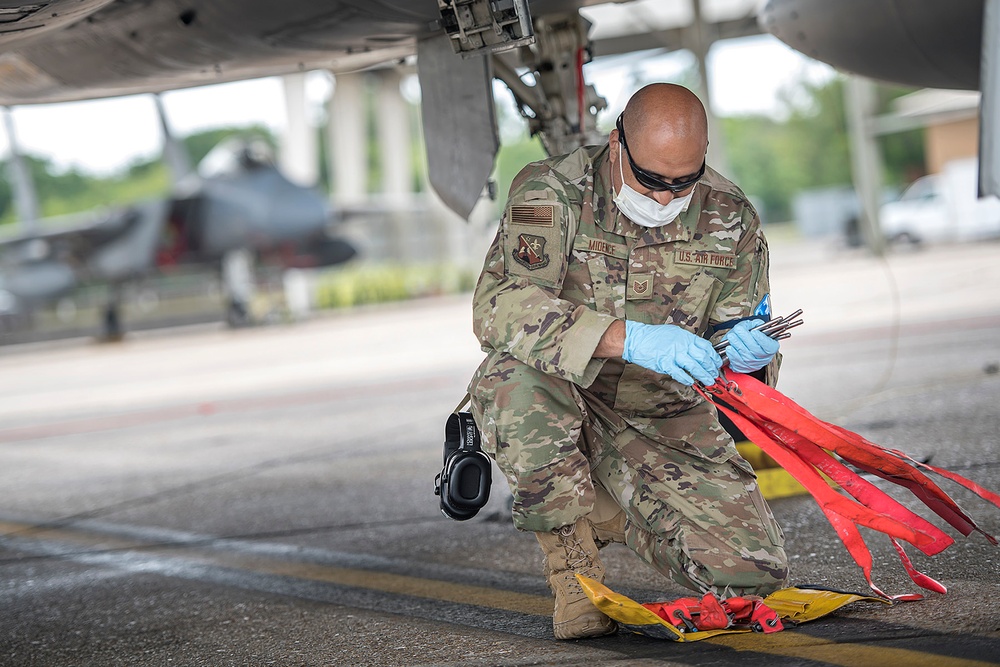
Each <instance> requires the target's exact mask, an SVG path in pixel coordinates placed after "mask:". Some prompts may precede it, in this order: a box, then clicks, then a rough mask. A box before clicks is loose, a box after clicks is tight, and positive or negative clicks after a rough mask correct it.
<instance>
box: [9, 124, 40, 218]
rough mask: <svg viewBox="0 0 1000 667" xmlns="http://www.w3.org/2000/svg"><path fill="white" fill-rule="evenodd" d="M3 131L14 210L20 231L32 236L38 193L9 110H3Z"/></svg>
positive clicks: (36, 216)
mask: <svg viewBox="0 0 1000 667" xmlns="http://www.w3.org/2000/svg"><path fill="white" fill-rule="evenodd" d="M3 122H4V129H5V130H6V131H7V145H8V146H10V163H9V164H8V165H7V175H8V178H10V180H11V183H12V185H13V188H12V189H13V191H14V209H15V210H16V211H17V217H18V218H20V224H21V231H22V232H24V233H25V234H34V233H36V232H37V231H38V218H39V213H38V211H39V206H38V193H37V191H36V190H35V181H34V179H32V177H31V171H30V170H29V169H28V164H27V163H26V162H25V161H24V156H23V155H21V149H20V147H19V145H18V142H17V131H16V130H15V129H14V116H13V114H12V113H11V110H10V108H8V107H4V108H3Z"/></svg>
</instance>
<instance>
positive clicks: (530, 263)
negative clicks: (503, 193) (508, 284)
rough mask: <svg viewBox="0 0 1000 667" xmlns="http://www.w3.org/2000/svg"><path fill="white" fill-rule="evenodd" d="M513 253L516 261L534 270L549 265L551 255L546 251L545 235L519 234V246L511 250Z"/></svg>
mask: <svg viewBox="0 0 1000 667" xmlns="http://www.w3.org/2000/svg"><path fill="white" fill-rule="evenodd" d="M515 208H516V207H515ZM526 208H532V207H526ZM511 254H512V255H513V256H514V261H516V262H517V263H518V264H520V265H521V266H524V267H526V268H528V269H530V270H532V271H534V270H536V269H541V268H544V267H546V266H548V265H549V256H548V253H546V252H545V237H543V236H535V235H534V234H518V236H517V247H516V248H514V249H513V250H512V251H511Z"/></svg>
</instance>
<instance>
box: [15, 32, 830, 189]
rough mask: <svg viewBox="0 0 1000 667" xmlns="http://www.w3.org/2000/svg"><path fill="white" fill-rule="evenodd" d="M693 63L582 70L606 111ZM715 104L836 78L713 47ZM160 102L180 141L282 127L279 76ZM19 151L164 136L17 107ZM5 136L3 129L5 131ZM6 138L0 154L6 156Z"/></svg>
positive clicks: (133, 99) (154, 150) (69, 112)
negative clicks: (629, 85) (650, 81)
mask: <svg viewBox="0 0 1000 667" xmlns="http://www.w3.org/2000/svg"><path fill="white" fill-rule="evenodd" d="M686 63H690V56H684V55H680V56H672V57H663V56H661V57H658V58H655V59H646V60H642V61H639V60H637V58H636V57H622V56H618V57H614V58H613V59H608V60H606V61H604V62H595V63H592V64H589V65H587V66H586V68H585V75H586V76H587V78H588V82H590V83H593V84H594V85H595V86H596V87H597V89H598V92H599V93H600V94H602V95H604V96H605V97H606V98H607V99H608V100H609V102H610V103H611V105H612V106H614V105H615V104H616V101H617V100H618V99H619V97H620V96H622V95H623V94H624V92H623V86H624V81H626V80H627V78H626V75H627V73H628V72H630V71H633V70H635V69H636V68H641V69H642V70H643V72H645V73H647V74H649V75H650V76H651V77H652V78H663V79H670V78H671V77H675V76H676V75H677V73H678V71H679V69H680V68H682V67H683V66H684V65H685V64H686ZM708 65H709V79H710V81H711V84H712V85H711V95H712V106H713V109H714V111H715V113H716V114H718V115H723V116H725V115H733V114H741V113H770V112H773V111H774V110H775V107H776V97H775V96H776V93H777V91H778V90H780V89H781V88H782V87H783V86H786V85H788V84H790V83H792V82H794V81H796V80H801V79H803V78H809V79H811V80H820V79H823V78H828V77H830V76H832V74H833V71H832V70H831V69H830V68H829V67H827V66H826V65H823V64H820V63H817V62H816V61H813V60H809V59H808V58H806V57H805V56H803V55H801V54H799V53H797V52H795V51H793V50H792V49H790V48H788V47H787V46H785V45H784V44H782V43H781V42H779V41H778V40H776V39H775V38H773V37H771V36H759V37H748V38H743V39H738V40H729V41H726V42H719V43H717V44H716V45H715V46H713V48H712V51H711V52H710V54H709V63H708ZM330 88H331V84H330V82H329V80H328V77H327V76H326V75H322V74H319V73H317V74H316V75H315V76H314V77H313V78H312V79H311V81H310V85H309V97H310V99H311V101H312V102H313V103H315V104H316V105H319V104H321V102H322V100H323V98H324V97H325V96H326V95H327V94H328V93H329V91H330ZM163 99H164V106H165V107H166V110H167V115H168V118H169V122H170V124H171V126H172V127H173V128H174V131H175V132H176V133H178V134H180V135H185V134H189V133H191V132H195V131H199V130H203V129H208V128H213V127H220V126H227V125H249V124H253V123H261V124H264V125H267V126H269V127H271V128H273V129H274V130H275V131H277V132H280V131H281V129H282V127H283V126H284V123H285V109H284V98H283V93H282V86H281V81H280V79H277V78H273V77H272V78H267V79H257V80H253V81H244V82H239V83H231V84H221V85H216V86H206V87H203V88H197V89H189V90H179V91H174V92H170V93H166V94H165V95H164V97H163ZM13 115H14V123H15V125H16V128H17V134H18V143H19V144H20V146H21V149H22V151H24V152H26V153H31V154H40V155H45V156H49V157H51V158H52V159H53V160H54V161H55V162H56V164H57V165H59V166H60V167H68V166H78V167H81V168H83V169H86V170H88V171H92V172H96V173H108V172H112V171H115V170H117V169H119V168H121V167H122V166H124V165H126V164H128V163H129V162H131V161H132V160H135V159H136V158H137V157H149V156H152V155H156V154H158V153H159V151H160V147H161V143H162V138H161V134H160V129H159V124H158V121H157V119H156V113H155V109H154V105H153V101H152V98H151V97H150V96H148V95H135V96H129V97H121V98H115V99H110V100H92V101H88V102H73V103H64V104H51V105H38V106H26V107H16V108H15V109H14V111H13ZM3 134H4V133H0V135H3ZM7 151H8V144H7V139H6V136H0V153H2V154H4V155H6V154H7Z"/></svg>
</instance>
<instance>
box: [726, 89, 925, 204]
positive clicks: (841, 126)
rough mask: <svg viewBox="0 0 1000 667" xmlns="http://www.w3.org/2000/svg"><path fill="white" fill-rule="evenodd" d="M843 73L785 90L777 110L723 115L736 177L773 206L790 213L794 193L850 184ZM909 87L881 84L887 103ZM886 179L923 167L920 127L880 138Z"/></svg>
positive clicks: (897, 180) (894, 180)
mask: <svg viewBox="0 0 1000 667" xmlns="http://www.w3.org/2000/svg"><path fill="white" fill-rule="evenodd" d="M843 88H844V86H843V79H842V78H841V77H835V78H833V79H830V80H829V81H826V82H823V83H819V84H817V83H811V82H801V83H798V84H796V85H794V86H792V87H789V88H787V89H786V90H784V91H783V92H782V95H781V98H780V102H781V109H780V110H779V112H778V113H777V114H776V117H772V116H764V115H747V116H736V117H731V118H724V119H722V124H723V131H724V133H725V137H726V149H727V151H728V157H729V163H730V166H731V168H732V171H733V173H732V174H730V175H729V176H731V178H732V179H733V180H734V181H735V182H736V183H738V184H739V185H740V187H742V188H743V190H744V191H745V192H747V194H749V195H750V196H751V197H752V198H753V199H754V201H755V202H757V203H758V204H760V205H761V207H762V208H763V209H764V210H765V211H767V212H768V213H769V217H770V219H771V220H787V219H788V218H789V217H790V216H791V202H792V199H793V197H794V196H795V194H796V193H798V192H800V191H802V190H805V189H810V188H822V187H831V186H838V185H850V183H851V158H850V147H849V140H848V134H847V120H846V114H845V107H844V91H843ZM907 92H910V89H906V88H899V87H892V88H889V87H883V88H881V89H880V102H881V110H880V112H882V113H884V112H886V111H888V110H889V108H890V106H891V101H892V100H893V99H895V98H896V97H899V96H900V95H902V94H905V93H907ZM879 143H880V148H881V150H882V159H883V165H884V174H883V180H884V182H885V183H886V184H887V185H896V186H898V185H900V184H902V183H905V182H906V181H908V180H912V174H914V173H915V172H920V171H922V168H923V166H922V165H923V160H924V150H923V140H922V131H920V130H915V131H912V132H905V133H900V134H895V135H890V136H887V137H884V138H882V139H880V141H879Z"/></svg>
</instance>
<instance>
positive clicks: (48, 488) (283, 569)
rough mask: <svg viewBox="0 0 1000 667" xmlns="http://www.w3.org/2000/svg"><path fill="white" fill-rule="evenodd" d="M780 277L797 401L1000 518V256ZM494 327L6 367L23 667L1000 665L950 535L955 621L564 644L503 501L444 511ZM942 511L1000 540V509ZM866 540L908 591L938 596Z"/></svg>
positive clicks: (81, 357)
mask: <svg viewBox="0 0 1000 667" xmlns="http://www.w3.org/2000/svg"><path fill="white" fill-rule="evenodd" d="M771 252H772V261H773V264H772V269H771V279H772V289H773V295H772V296H773V303H774V309H775V312H776V313H777V314H783V313H787V312H790V311H792V310H794V309H795V308H803V309H804V310H805V314H804V318H805V320H806V324H805V325H804V326H803V327H800V328H798V329H796V330H794V335H793V337H792V338H791V339H789V340H787V341H784V342H783V344H782V352H783V356H784V361H783V366H782V375H781V381H780V383H779V389H781V390H782V391H783V392H784V393H786V394H787V395H789V396H790V397H792V398H793V399H795V400H796V401H797V402H799V403H800V404H801V405H803V406H804V407H806V408H807V409H809V410H810V411H812V412H814V413H815V414H817V415H818V416H819V417H821V418H823V419H827V420H829V421H833V422H835V423H837V424H839V425H841V426H844V427H846V428H849V429H851V430H854V431H857V432H859V433H861V434H862V435H864V436H865V437H867V438H869V439H871V440H873V441H874V442H877V443H879V444H882V445H885V446H891V447H893V448H897V449H901V450H904V451H906V452H907V453H910V454H912V455H913V456H915V457H916V458H923V459H926V458H929V459H930V460H931V463H933V464H935V465H938V466H943V467H946V468H950V469H952V470H954V471H956V472H959V473H960V474H963V475H965V476H967V477H970V478H972V479H973V480H974V481H976V482H978V483H980V484H982V485H983V486H985V487H987V488H990V489H992V490H994V491H997V490H1000V435H998V433H1000V409H998V405H1000V372H998V371H1000V289H998V288H997V285H998V284H1000V245H997V244H978V245H963V246H946V247H937V248H930V249H927V250H924V251H920V252H907V253H899V254H896V255H892V256H890V257H889V259H888V260H886V261H879V260H874V259H872V258H869V257H867V256H865V255H864V254H862V253H857V252H853V251H851V252H848V251H843V250H837V249H834V248H830V247H826V246H823V245H815V244H805V243H799V242H793V241H784V240H782V239H780V238H777V239H772V240H771ZM469 301H470V298H469V295H461V296H457V297H448V298H441V299H433V300H427V301H421V302H414V303H408V304H398V305H390V306H382V307H373V308H366V309H358V310H355V311H351V312H344V313H337V314H332V315H324V316H322V317H318V318H317V319H315V320H312V321H309V322H303V323H299V324H296V325H293V326H275V327H267V328H258V329H247V330H240V331H226V330H222V329H220V328H218V327H216V326H198V327H191V328H183V329H174V330H163V331H158V332H146V333H142V334H136V335H133V336H131V337H129V338H128V339H127V340H126V341H124V342H123V343H120V344H114V345H98V344H94V343H91V342H89V341H81V340H76V341H64V342H60V343H46V344H41V345H29V346H16V347H8V348H3V349H0V377H2V378H3V379H4V382H2V383H0V610H2V611H0V665H46V666H47V665H54V666H62V665H67V666H68V665H536V664H550V665H578V664H592V665H618V664H629V665H644V664H658V665H663V664H677V665H730V664H762V665H763V664H766V665H824V664H833V665H867V664H872V665H875V664H877V665H880V667H889V666H890V665H897V664H900V665H903V664H905V665H906V666H907V667H916V666H920V665H928V666H930V665H935V666H936V665H983V664H1000V603H998V602H997V600H998V599H1000V551H998V550H997V547H995V546H993V545H991V544H989V543H988V542H987V540H986V539H985V538H984V537H983V536H981V535H976V534H974V535H973V536H971V537H969V538H964V537H962V536H961V535H958V534H957V533H955V532H954V531H951V530H950V529H949V532H950V534H952V535H953V536H954V537H955V538H956V543H955V544H954V545H953V546H952V547H950V548H949V549H948V550H946V551H945V552H944V553H942V554H939V555H938V556H935V557H933V558H928V557H924V556H923V555H922V554H920V553H919V552H917V551H916V550H915V549H912V548H911V549H910V550H909V553H910V555H911V557H912V558H913V560H914V563H915V565H916V566H917V567H918V568H919V569H921V570H922V571H924V572H926V573H927V574H929V575H930V576H933V577H935V578H936V579H939V580H940V581H942V583H944V584H945V585H946V586H947V587H948V589H949V591H948V593H947V595H944V596H941V595H935V594H928V597H927V599H926V600H924V601H921V602H913V603H906V604H899V605H895V606H893V607H884V606H882V605H875V604H865V603H856V604H855V605H852V606H849V607H846V608H844V609H843V610H841V611H840V612H838V613H836V614H834V615H833V616H831V617H828V618H826V619H823V620H820V621H817V622H815V623H812V624H807V625H804V626H801V627H799V628H797V629H795V630H789V631H786V632H783V633H778V634H775V635H769V636H764V635H757V634H754V635H742V636H731V637H727V638H719V639H713V640H706V641H702V642H698V643H694V644H674V643H671V642H666V641H661V640H652V639H648V638H644V637H640V636H636V635H630V634H626V633H624V632H622V633H619V634H618V635H615V636H612V637H605V638H600V639H595V640H585V641H575V642H557V641H555V640H553V639H552V638H551V625H550V623H551V619H550V613H551V604H552V603H551V598H550V596H549V593H548V591H547V589H546V587H545V584H544V581H543V579H542V576H541V572H540V570H541V564H540V553H539V552H538V548H537V546H536V544H535V541H534V538H533V536H531V535H529V534H523V533H518V532H517V531H516V530H514V529H513V528H512V527H511V524H510V521H509V519H508V518H506V517H504V516H503V514H504V506H503V503H504V491H503V489H502V484H503V482H502V480H500V479H499V476H498V475H496V476H495V477H496V478H497V479H496V483H495V487H494V490H493V491H494V492H493V497H492V498H491V503H490V505H489V506H488V507H487V508H486V510H485V511H484V512H482V513H481V515H480V516H479V517H477V518H475V519H473V520H471V521H468V522H462V523H459V522H455V521H451V520H449V519H446V518H444V517H443V516H442V515H441V514H440V512H439V511H438V507H437V498H436V497H435V496H433V494H432V493H431V489H432V486H433V478H434V475H435V474H436V473H437V472H438V471H439V470H440V466H441V442H442V435H443V427H444V421H445V418H446V417H447V415H448V414H449V413H450V412H451V411H452V409H453V408H454V407H455V405H456V404H457V403H458V401H459V399H460V398H461V397H462V395H463V394H464V389H465V385H466V383H467V381H468V378H469V376H470V375H471V373H472V371H473V370H474V369H475V367H476V365H477V364H478V363H479V361H480V359H481V357H482V354H481V352H480V351H479V349H478V346H477V344H476V341H475V340H474V338H473V336H472V334H471V326H470V319H471V315H470V308H469ZM879 486H880V487H881V488H887V486H886V485H885V484H882V483H879ZM942 486H943V487H944V488H945V489H946V490H947V491H949V492H950V493H951V494H952V495H953V497H955V498H956V499H958V501H959V502H960V504H962V506H963V507H964V508H965V509H966V510H967V511H968V512H969V513H970V514H972V516H973V517H975V518H976V519H977V521H978V522H979V525H980V527H981V528H982V529H983V530H984V531H986V532H987V533H991V534H1000V509H998V508H996V507H993V506H992V505H990V504H988V503H986V502H984V501H982V500H979V499H978V498H976V497H974V496H973V495H972V494H971V493H969V492H967V491H965V490H964V489H961V488H959V487H957V486H955V485H953V484H951V483H948V482H942ZM891 492H892V493H893V495H894V496H895V497H897V498H899V499H900V500H903V501H904V502H905V503H906V504H907V506H908V507H911V508H913V509H914V510H918V511H920V513H921V514H922V515H923V516H928V512H926V511H922V510H920V508H921V506H920V505H919V503H917V502H916V501H914V500H912V496H909V495H908V494H906V493H902V492H898V491H896V490H894V489H893V490H891ZM771 504H772V509H773V510H774V512H775V514H776V516H777V518H778V520H779V521H780V522H781V524H782V525H783V527H784V530H785V538H786V549H787V551H788V553H789V556H790V558H791V563H792V567H793V573H792V580H793V583H796V584H803V583H808V584H819V585H823V586H828V587H833V588H839V589H845V590H857V591H864V590H866V589H867V586H866V584H865V582H864V579H863V577H862V575H861V573H860V571H859V569H858V568H857V566H855V565H854V563H853V562H852V561H851V560H850V557H849V555H848V554H847V552H846V550H845V549H844V547H843V546H842V545H841V544H840V543H839V541H838V540H837V538H836V536H835V534H834V532H833V530H832V528H831V527H830V526H829V524H828V523H827V522H826V520H825V519H824V518H823V515H822V513H821V512H820V511H819V509H818V507H817V506H816V504H815V502H814V501H813V500H812V499H811V498H809V497H808V496H805V497H802V496H800V497H792V498H784V499H779V500H775V501H773V502H772V503H771ZM864 535H865V537H866V539H867V540H868V543H869V546H870V547H871V549H872V552H873V555H874V578H875V581H876V582H877V583H878V584H879V585H880V586H881V587H882V589H883V590H885V591H886V592H888V593H903V592H913V591H915V589H916V587H915V586H914V585H913V584H912V583H911V582H910V581H909V579H908V578H907V576H906V575H905V573H904V572H903V570H902V568H901V567H900V566H899V563H898V560H897V558H896V556H895V552H894V550H893V549H892V546H891V545H890V544H889V542H888V540H887V539H886V538H884V537H883V536H881V535H877V534H872V533H871V532H870V531H865V532H864ZM602 555H603V556H604V557H605V561H606V564H607V567H608V579H607V583H608V585H609V586H611V587H612V588H613V589H615V590H618V591H620V592H622V593H625V594H627V595H630V596H632V597H633V598H635V599H638V600H640V601H651V600H669V599H672V598H675V597H680V596H682V595H686V594H687V591H685V590H684V589H681V588H679V587H677V586H676V585H675V584H673V583H672V582H670V581H669V580H667V579H665V578H663V577H662V576H660V575H659V574H657V573H655V572H653V571H652V570H650V569H648V568H647V567H646V566H644V565H643V564H641V563H640V562H639V561H638V559H637V558H636V557H635V556H634V555H633V554H631V553H630V552H629V551H628V550H627V549H626V548H624V547H622V546H619V545H613V546H611V547H609V548H608V549H606V550H604V551H603V552H602Z"/></svg>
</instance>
